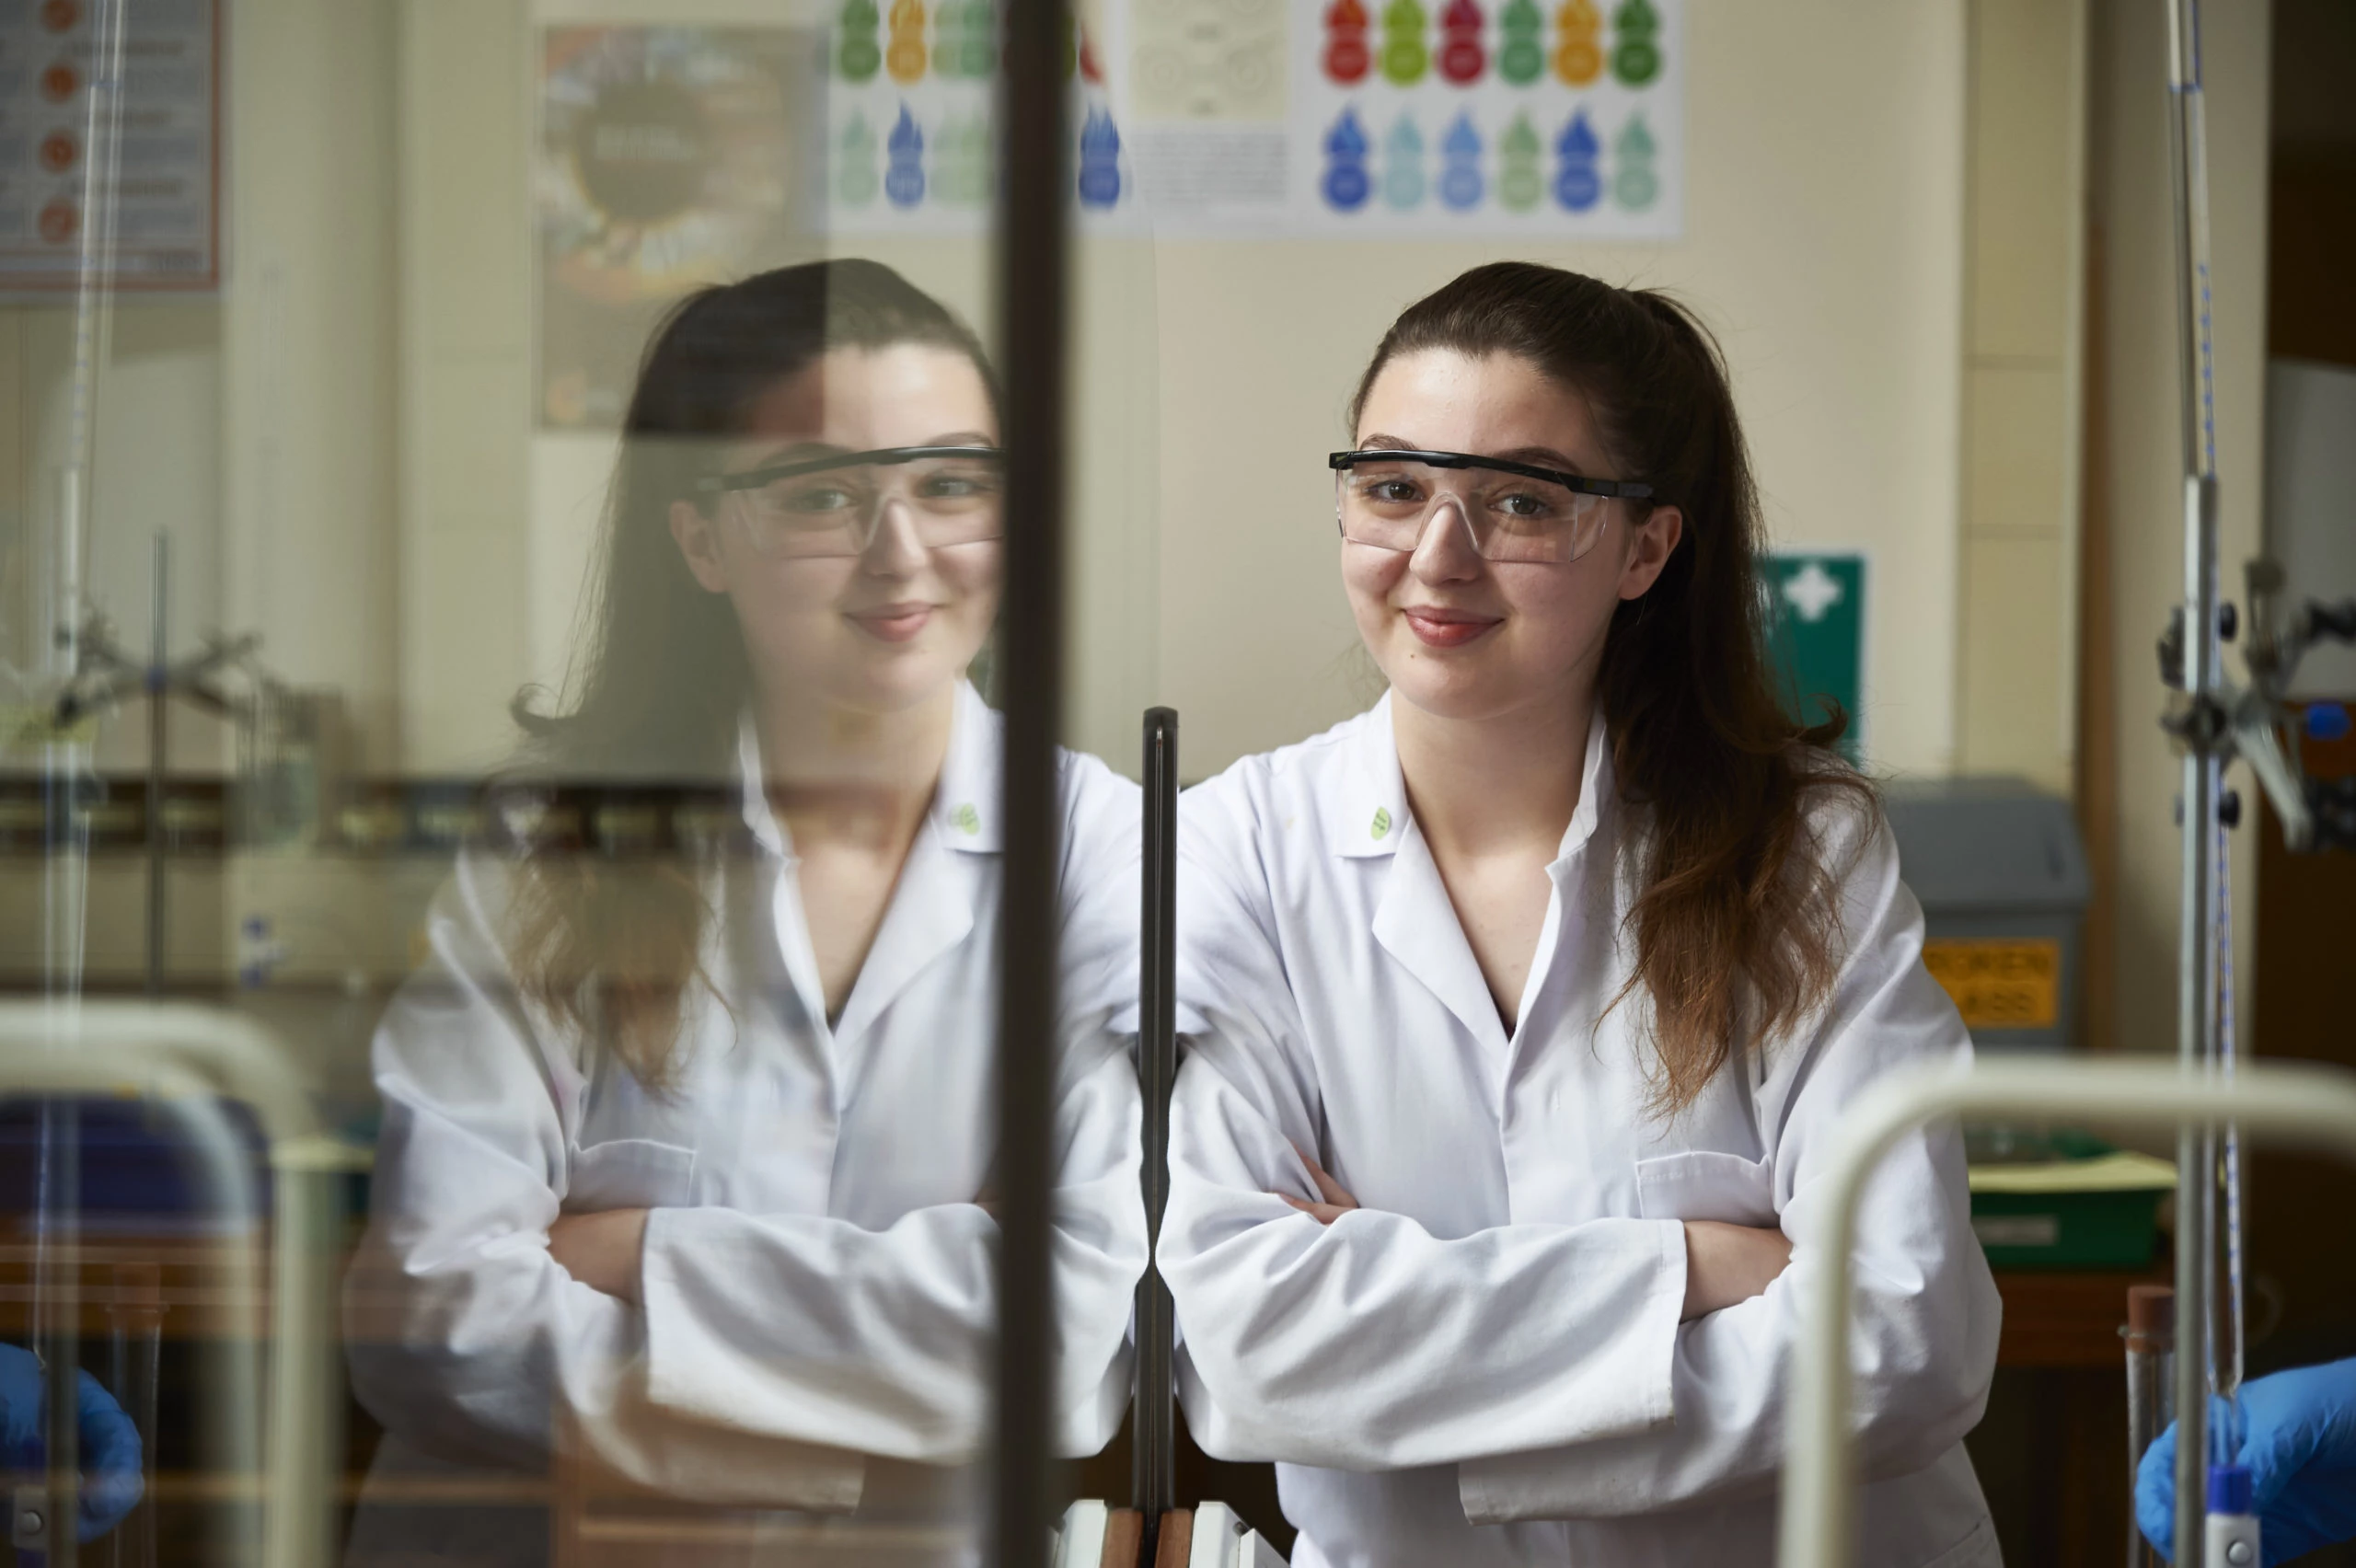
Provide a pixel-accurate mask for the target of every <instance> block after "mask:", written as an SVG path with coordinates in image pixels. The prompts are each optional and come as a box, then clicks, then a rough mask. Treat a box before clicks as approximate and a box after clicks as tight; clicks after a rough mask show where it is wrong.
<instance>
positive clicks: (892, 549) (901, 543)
mask: <svg viewBox="0 0 2356 1568" xmlns="http://www.w3.org/2000/svg"><path fill="white" fill-rule="evenodd" d="M926 559H928V557H927V555H926V552H925V547H924V536H923V535H921V534H919V533H918V531H917V517H916V509H915V508H914V507H912V506H910V505H909V504H908V503H907V501H906V500H904V499H903V498H901V497H899V496H896V495H887V496H885V497H884V498H883V501H882V502H880V503H879V506H878V510H877V512H876V514H875V531H874V533H872V535H870V536H868V540H867V548H866V549H865V550H863V551H861V552H860V569H861V570H862V571H866V572H868V573H869V574H870V575H872V576H876V577H913V576H914V575H916V574H917V573H918V571H923V570H924V564H925V561H926Z"/></svg>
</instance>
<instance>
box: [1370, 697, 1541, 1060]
mask: <svg viewBox="0 0 2356 1568" xmlns="http://www.w3.org/2000/svg"><path fill="white" fill-rule="evenodd" d="M1374 718H1375V721H1374V722H1373V723H1371V724H1369V725H1367V726H1365V727H1364V728H1363V729H1361V730H1360V731H1359V732H1358V734H1357V740H1356V743H1355V744H1356V745H1357V754H1356V755H1354V756H1352V757H1351V758H1350V763H1349V767H1348V768H1347V771H1346V774H1345V783H1344V788H1343V790H1342V796H1341V800H1342V804H1341V806H1340V809H1339V811H1338V813H1336V814H1335V815H1334V818H1333V819H1332V822H1331V831H1332V842H1331V846H1330V847H1331V848H1332V850H1333V852H1334V854H1336V855H1339V856H1343V857H1345V858H1348V859H1378V858H1385V857H1387V858H1388V859H1390V861H1391V864H1390V866H1389V868H1388V869H1387V871H1386V872H1385V873H1384V875H1385V878H1386V880H1385V881H1384V883H1383V888H1382V900H1381V902H1380V904H1379V905H1376V906H1375V911H1374V940H1376V941H1378V942H1380V944H1381V945H1382V950H1383V951H1385V952H1388V953H1389V954H1390V955H1391V956H1392V959H1393V960H1394V961H1395V962H1396V963H1398V964H1399V966H1400V967H1401V968H1403V969H1404V970H1406V972H1407V973H1408V974H1412V975H1414V976H1415V979H1416V980H1417V981H1418V982H1419V983H1420V984H1421V985H1422V986H1423V987H1424V988H1425V989H1426V990H1427V991H1429V992H1430V993H1431V994H1432V995H1433V996H1435V997H1438V998H1439V1000H1440V1003H1441V1005H1442V1006H1444V1007H1446V1008H1447V1009H1448V1010H1449V1012H1451V1013H1454V1014H1455V1015H1456V1019H1457V1021H1458V1022H1460V1023H1461V1024H1463V1025H1464V1027H1465V1028H1466V1029H1468V1030H1470V1031H1472V1038H1473V1039H1475V1040H1477V1041H1479V1042H1480V1043H1481V1044H1482V1045H1483V1046H1484V1047H1486V1048H1487V1049H1489V1050H1490V1051H1491V1052H1493V1053H1499V1054H1501V1053H1502V1052H1503V1051H1504V1049H1505V1044H1506V1031H1505V1023H1504V1021H1503V1020H1500V1019H1499V1018H1498V1017H1497V1008H1496V1002H1495V1001H1493V1000H1492V999H1491V998H1490V996H1489V983H1488V982H1487V981H1486V980H1484V979H1483V978H1482V977H1481V963H1480V960H1478V959H1476V958H1474V957H1473V956H1472V943H1471V942H1469V941H1467V940H1465V939H1464V928H1463V926H1462V925H1461V923H1460V922H1459V921H1458V920H1457V917H1456V905H1454V904H1453V903H1452V902H1450V901H1449V896H1448V884H1447V883H1446V882H1442V881H1440V875H1439V867H1438V865H1437V864H1435V863H1434V862H1433V860H1432V852H1431V847H1430V846H1429V845H1427V844H1426V843H1425V842H1424V836H1423V835H1422V833H1420V832H1419V831H1417V829H1416V827H1415V816H1414V814H1413V813H1410V812H1409V811H1408V809H1407V787H1406V785H1405V783H1404V781H1403V780H1402V778H1400V775H1399V744H1398V740H1397V738H1396V735H1395V733H1394V732H1393V731H1392V727H1391V697H1390V694H1389V693H1387V692H1386V693H1385V694H1383V698H1382V700H1381V701H1380V703H1378V704H1377V705H1376V707H1375V713H1374Z"/></svg>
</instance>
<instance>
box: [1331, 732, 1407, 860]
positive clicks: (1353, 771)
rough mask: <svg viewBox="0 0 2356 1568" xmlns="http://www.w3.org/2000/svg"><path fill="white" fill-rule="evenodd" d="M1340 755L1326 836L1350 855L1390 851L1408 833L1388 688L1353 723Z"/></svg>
mask: <svg viewBox="0 0 2356 1568" xmlns="http://www.w3.org/2000/svg"><path fill="white" fill-rule="evenodd" d="M1344 744H1345V745H1346V746H1347V747H1348V748H1349V749H1348V750H1347V751H1346V752H1345V754H1344V756H1343V759H1342V775H1343V777H1342V789H1341V800H1340V802H1339V804H1338V805H1337V806H1336V807H1335V809H1334V813H1333V814H1332V815H1331V816H1329V817H1328V818H1327V819H1326V828H1325V830H1326V837H1327V842H1328V843H1329V844H1330V845H1331V846H1332V848H1333V851H1334V854H1336V855H1341V856H1345V857H1347V858H1349V859H1369V858H1371V857H1375V856H1383V855H1395V854H1397V853H1398V852H1399V846H1400V845H1401V844H1402V843H1403V842H1404V841H1405V839H1406V836H1407V785H1406V781H1405V779H1403V778H1401V777H1400V773H1399V741H1398V735H1397V732H1395V731H1393V730H1392V727H1391V694H1390V693H1389V692H1387V691H1386V692H1384V693H1383V694H1382V700H1381V701H1380V702H1378V703H1376V704H1375V705H1374V707H1373V708H1372V709H1370V710H1369V712H1368V714H1367V716H1366V719H1365V721H1363V722H1361V723H1359V724H1357V725H1356V726H1355V727H1354V728H1353V730H1352V732H1351V733H1350V736H1349V738H1348V740H1347V741H1345V743H1344Z"/></svg>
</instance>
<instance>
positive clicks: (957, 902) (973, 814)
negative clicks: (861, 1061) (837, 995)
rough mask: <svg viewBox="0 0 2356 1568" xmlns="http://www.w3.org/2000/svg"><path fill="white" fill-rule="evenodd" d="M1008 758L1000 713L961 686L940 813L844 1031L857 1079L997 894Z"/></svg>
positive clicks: (839, 1031) (839, 1039)
mask: <svg viewBox="0 0 2356 1568" xmlns="http://www.w3.org/2000/svg"><path fill="white" fill-rule="evenodd" d="M998 778H999V719H998V715H997V714H995V713H992V712H991V711H990V710H989V708H988V707H987V705H986V704H985V703H984V702H983V701H982V699H981V698H980V696H979V695H978V694H977V693H976V692H975V690H974V689H973V687H971V686H964V685H961V686H959V687H958V690H957V714H956V718H955V719H954V720H953V722H952V726H951V729H950V732H949V753H948V755H947V756H945V757H944V758H943V759H942V761H941V782H940V783H939V785H938V786H937V787H936V788H935V789H934V790H933V801H932V808H931V810H930V811H929V812H927V813H925V820H924V822H923V824H922V825H920V826H919V827H918V829H917V836H916V842H915V843H914V844H912V845H911V846H909V848H908V859H907V864H906V865H905V866H903V867H902V868H901V870H900V881H899V885H898V886H897V887H895V889H894V890H893V893H892V903H891V906H890V907H889V908H888V909H886V910H885V911H884V914H883V925H882V926H881V927H879V928H877V930H876V933H875V943H874V945H873V946H872V947H871V948H870V949H869V950H868V953H867V962H866V963H863V964H861V965H860V971H859V978H858V980H857V981H855V982H854V983H853V984H852V986H851V991H850V996H849V997H848V998H846V999H845V1001H844V1003H843V1015H842V1018H841V1020H839V1021H838V1022H837V1024H836V1025H835V1046H836V1050H837V1053H838V1054H840V1055H842V1057H843V1059H844V1062H843V1071H844V1074H845V1077H846V1078H847V1079H848V1078H849V1077H850V1072H851V1069H850V1061H849V1058H850V1054H851V1052H852V1051H853V1049H854V1047H855V1045H856V1044H857V1043H858V1042H859V1041H860V1038H861V1037H862V1036H863V1035H864V1034H865V1032H867V1030H868V1029H869V1028H870V1027H871V1026H872V1024H873V1023H874V1022H875V1020H877V1019H879V1018H881V1017H882V1016H883V1013H884V1011H885V1010H886V1009H889V1008H890V1007H891V1005H892V1004H893V1002H894V1001H895V1000H897V999H898V998H899V997H900V996H901V995H902V994H903V993H905V992H906V991H907V988H908V987H909V986H911V985H913V984H915V982H916V980H917V977H918V975H920V974H923V973H924V971H925V969H926V968H927V967H928V966H930V964H931V963H933V962H934V961H935V960H936V959H938V958H940V957H941V955H942V954H943V953H946V952H947V951H950V950H951V949H952V948H954V947H955V946H957V945H958V944H959V943H960V942H962V941H964V940H965V939H966V938H967V937H968V936H970V935H972V934H973V930H974V927H975V923H976V911H975V905H976V901H977V900H979V899H981V898H984V897H987V896H989V895H990V893H991V885H990V884H991V878H990V876H989V874H988V873H989V870H990V868H991V867H992V866H993V864H994V863H995V861H996V859H997V857H998V849H999V833H998V819H999V787H998Z"/></svg>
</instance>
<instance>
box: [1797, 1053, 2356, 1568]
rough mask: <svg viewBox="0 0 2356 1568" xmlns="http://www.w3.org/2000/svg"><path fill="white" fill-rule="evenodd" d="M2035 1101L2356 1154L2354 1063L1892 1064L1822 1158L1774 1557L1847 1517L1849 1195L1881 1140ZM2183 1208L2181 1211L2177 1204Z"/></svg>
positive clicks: (1846, 1526)
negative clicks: (1818, 1228) (1813, 1260)
mask: <svg viewBox="0 0 2356 1568" xmlns="http://www.w3.org/2000/svg"><path fill="white" fill-rule="evenodd" d="M2022 1112H2037V1113H2045V1114H2049V1115H2059V1116H2073V1117H2085V1118H2089V1119H2093V1120H2096V1121H2099V1122H2101V1123H2103V1124H2107V1125H2118V1126H2121V1127H2127V1126H2137V1127H2148V1128H2160V1127H2176V1126H2188V1125H2193V1126H2202V1127H2213V1126H2218V1125H2222V1124H2224V1123H2227V1122H2230V1123H2233V1124H2235V1126H2236V1127H2238V1128H2239V1129H2240V1131H2241V1132H2242V1133H2243V1134H2244V1135H2245V1136H2247V1135H2250V1134H2257V1135H2259V1136H2265V1137H2269V1138H2271V1139H2273V1140H2275V1141H2277V1142H2293V1143H2301V1144H2307V1145H2312V1146H2316V1147H2322V1148H2327V1149H2334V1150H2337V1151H2338V1152H2339V1154H2341V1155H2342V1156H2343V1157H2345V1158H2346V1159H2349V1160H2350V1161H2351V1162H2356V1073H2350V1072H2347V1071H2345V1070H2341V1069H2337V1068H2326V1067H2320V1066H2289V1065H2278V1064H2267V1065H2263V1066H2261V1065H2258V1064H2257V1063H2246V1064H2244V1065H2243V1066H2242V1067H2241V1068H2240V1070H2239V1071H2238V1072H2237V1073H2236V1074H2235V1077H2233V1078H2230V1079H2227V1078H2222V1077H2219V1076H2217V1075H2216V1074H2214V1073H2213V1072H2204V1071H2189V1070H2187V1069H2185V1068H2183V1067H2181V1066H2177V1065H2176V1064H2174V1063H2170V1062H2166V1061H2164V1060H2154V1061H2148V1062H2122V1061H2108V1062H2090V1061H2084V1060H2078V1061H2067V1060H2063V1061H2054V1060H2046V1061H2035V1060H2012V1061H1981V1062H1979V1063H1976V1064H1974V1065H1971V1066H1966V1067H1960V1068H1958V1067H1933V1068H1926V1069H1920V1070H1916V1071H1912V1072H1908V1073H1904V1074H1900V1075H1897V1076H1893V1077H1892V1078H1888V1080H1886V1081H1884V1082H1883V1083H1880V1084H1878V1085H1877V1086H1875V1088H1873V1089H1872V1090H1869V1091H1867V1092H1866V1093H1865V1094H1864V1095H1862V1096H1860V1097H1859V1099H1858V1101H1857V1103H1856V1105H1855V1106H1854V1108H1852V1109H1851V1110H1850V1111H1849V1113H1847V1114H1846V1115H1844V1116H1843V1117H1842V1128H1841V1133H1840V1136H1839V1138H1838V1141H1837V1142H1836V1143H1835V1144H1834V1145H1833V1147H1832V1149H1831V1154H1830V1156H1829V1159H1828V1166H1829V1169H1828V1170H1827V1171H1826V1174H1825V1176H1824V1177H1823V1181H1824V1182H1826V1184H1827V1192H1826V1202H1827V1205H1829V1208H1830V1212H1831V1227H1830V1229H1829V1231H1828V1233H1827V1235H1826V1238H1825V1242H1824V1245H1825V1250H1826V1257H1825V1261H1824V1267H1823V1269H1822V1270H1821V1271H1820V1272H1819V1274H1818V1275H1817V1277H1816V1280H1815V1285H1814V1288H1813V1289H1812V1291H1811V1292H1810V1294H1809V1297H1808V1298H1807V1301H1806V1302H1805V1304H1804V1307H1803V1312H1802V1316H1801V1320H1800V1341H1799V1344H1798V1345H1797V1347H1796V1350H1797V1355H1796V1360H1795V1365H1794V1368H1793V1383H1794V1387H1793V1405H1792V1418H1791V1424H1790V1426H1789V1427H1788V1428H1787V1430H1786V1434H1785V1446H1784V1495H1783V1520H1782V1525H1781V1529H1780V1539H1779V1541H1778V1550H1777V1552H1776V1561H1777V1562H1780V1563H1782V1564H1783V1565H1784V1568H1803V1565H1805V1568H1846V1564H1847V1563H1848V1562H1850V1560H1851V1553H1852V1550H1853V1547H1854V1540H1853V1539H1852V1538H1853V1536H1854V1531H1855V1528H1856V1477H1855V1473H1854V1466H1853V1465H1852V1464H1851V1463H1850V1455H1849V1421H1848V1406H1849V1356H1848V1332H1847V1330H1848V1320H1849V1284H1850V1262H1851V1260H1850V1254H1851V1251H1852V1250H1853V1249H1854V1245H1855V1240H1856V1234H1855V1233H1856V1220H1857V1203H1858V1199H1859V1197H1860V1196H1861V1195H1862V1194H1863V1193H1864V1191H1865V1183H1866V1182H1867V1180H1868V1179H1869V1178H1870V1177H1871V1176H1872V1174H1873V1171H1874V1168H1875V1166H1876V1165H1877V1164H1878V1163H1879V1162H1880V1160H1881V1157H1882V1156H1883V1155H1884V1154H1885V1153H1887V1152H1888V1149H1889V1147H1890V1145H1891V1144H1893V1143H1895V1142H1896V1141H1897V1140H1898V1139H1899V1138H1900V1137H1901V1136H1904V1135H1905V1134H1906V1133H1907V1132H1909V1131H1910V1130H1911V1129H1913V1128H1915V1127H1918V1126H1921V1125H1922V1124H1924V1123H1926V1122H1932V1121H1936V1120H1938V1119H1940V1118H1942V1117H1946V1116H1957V1115H1970V1114H1990V1113H2007V1114H2010V1113H2022ZM2178 1217H2179V1220H2181V1217H2182V1216H2178Z"/></svg>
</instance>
